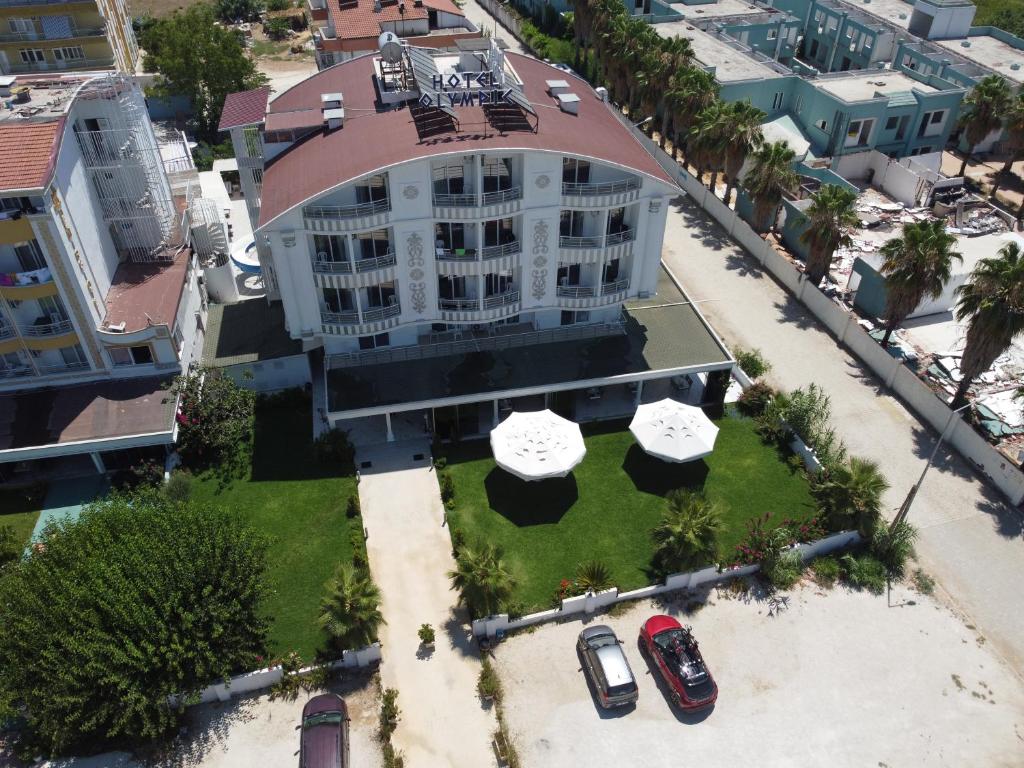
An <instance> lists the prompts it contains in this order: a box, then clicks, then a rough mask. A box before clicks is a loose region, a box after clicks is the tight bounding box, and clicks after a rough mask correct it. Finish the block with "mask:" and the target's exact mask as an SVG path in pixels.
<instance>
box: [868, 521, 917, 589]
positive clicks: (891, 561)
mask: <svg viewBox="0 0 1024 768" xmlns="http://www.w3.org/2000/svg"><path fill="white" fill-rule="evenodd" d="M916 539H917V529H916V528H915V527H914V526H912V525H911V524H910V523H908V522H907V521H906V520H900V521H899V522H897V523H894V524H893V525H892V526H891V527H888V526H884V525H880V526H878V528H877V529H875V535H874V536H873V537H872V539H871V554H873V555H874V556H875V557H877V558H878V559H879V561H881V563H882V564H883V565H885V571H886V573H887V574H888V576H889V578H890V579H902V578H903V575H904V572H905V570H906V565H907V560H908V559H909V558H910V556H911V555H913V554H914V541H915V540H916Z"/></svg>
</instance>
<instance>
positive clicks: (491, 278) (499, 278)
mask: <svg viewBox="0 0 1024 768" xmlns="http://www.w3.org/2000/svg"><path fill="white" fill-rule="evenodd" d="M512 289H513V286H512V272H511V271H509V272H505V273H500V272H491V273H489V274H486V275H484V296H500V295H501V294H503V293H507V292H508V291H511V290H512Z"/></svg>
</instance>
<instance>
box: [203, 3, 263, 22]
mask: <svg viewBox="0 0 1024 768" xmlns="http://www.w3.org/2000/svg"><path fill="white" fill-rule="evenodd" d="M214 7H215V8H216V9H217V18H218V19H220V20H221V21H223V22H224V23H225V24H233V23H235V22H239V21H254V20H256V19H258V18H259V16H260V12H261V11H262V10H263V3H262V2H260V0H217V3H216V5H215V6H214Z"/></svg>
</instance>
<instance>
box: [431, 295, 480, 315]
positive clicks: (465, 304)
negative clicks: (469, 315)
mask: <svg viewBox="0 0 1024 768" xmlns="http://www.w3.org/2000/svg"><path fill="white" fill-rule="evenodd" d="M437 308H438V309H440V310H442V311H448V312H475V311H476V310H478V309H480V299H467V298H461V299H438V301H437Z"/></svg>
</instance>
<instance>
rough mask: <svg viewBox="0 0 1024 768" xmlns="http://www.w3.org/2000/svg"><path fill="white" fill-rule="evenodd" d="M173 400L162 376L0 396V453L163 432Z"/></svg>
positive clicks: (169, 422)
mask: <svg viewBox="0 0 1024 768" xmlns="http://www.w3.org/2000/svg"><path fill="white" fill-rule="evenodd" d="M175 403H176V400H175V396H174V394H173V393H171V392H170V391H169V389H168V383H167V381H166V378H164V377H160V378H155V377H154V378H138V379H119V380H117V381H104V382H99V383H92V384H78V385H72V386H61V387H48V388H45V389H33V390H22V391H20V392H12V393H10V394H4V395H0V451H7V450H13V449H19V448H33V447H39V446H46V445H53V444H58V445H59V444H62V443H73V442H83V441H91V440H109V439H113V438H119V437H131V436H134V435H148V434H153V433H160V432H168V433H169V432H170V431H171V430H172V429H173V428H174V410H175Z"/></svg>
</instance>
